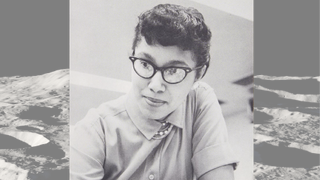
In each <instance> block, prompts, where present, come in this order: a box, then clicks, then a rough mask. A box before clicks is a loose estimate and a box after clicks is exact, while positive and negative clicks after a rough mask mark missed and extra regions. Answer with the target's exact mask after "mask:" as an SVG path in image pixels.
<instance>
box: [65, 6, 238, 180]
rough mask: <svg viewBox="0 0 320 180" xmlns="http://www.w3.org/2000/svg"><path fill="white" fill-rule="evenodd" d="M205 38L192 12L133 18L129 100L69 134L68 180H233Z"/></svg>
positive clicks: (95, 112)
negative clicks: (206, 79)
mask: <svg viewBox="0 0 320 180" xmlns="http://www.w3.org/2000/svg"><path fill="white" fill-rule="evenodd" d="M210 39H211V32H210V30H209V28H208V27H207V25H206V24H205V22H204V19H203V16H202V14H201V13H200V12H198V11H197V10H196V9H194V8H185V7H182V6H178V5H173V4H160V5H158V6H156V7H154V8H153V9H151V10H148V11H146V12H144V13H143V14H141V15H140V16H139V23H138V25H137V26H136V29H135V38H134V41H133V46H132V55H131V56H130V57H129V58H128V59H129V60H130V61H131V63H132V66H133V70H132V88H131V90H130V91H129V93H128V94H126V95H124V96H122V97H120V98H118V99H116V100H113V101H110V102H106V103H103V104H101V105H100V106H99V107H98V108H96V109H91V110H90V111H89V112H88V113H87V115H86V117H85V118H84V119H82V120H81V121H79V122H78V123H77V124H76V126H75V129H74V132H73V133H72V134H71V153H70V154H71V164H70V169H71V170H70V172H71V179H77V180H80V179H84V180H91V179H124V180H126V179H151V180H152V179H164V180H166V179H200V180H206V179H224V180H228V179H233V170H234V169H235V167H236V164H237V163H238V161H237V160H236V158H235V157H234V155H233V153H232V150H231V148H230V146H229V143H228V138H227V130H226V126H225V122H224V119H223V116H222V113H221V109H220V106H219V103H218V100H217V98H216V95H215V93H214V91H213V89H212V88H211V87H210V86H209V85H207V84H205V83H203V82H199V80H200V79H201V78H202V77H203V76H204V75H205V73H206V70H207V68H208V66H209V60H210V55H209V49H210Z"/></svg>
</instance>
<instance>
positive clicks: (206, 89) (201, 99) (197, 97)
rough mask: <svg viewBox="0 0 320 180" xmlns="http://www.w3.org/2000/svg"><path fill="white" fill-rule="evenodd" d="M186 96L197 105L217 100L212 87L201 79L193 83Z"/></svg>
mask: <svg viewBox="0 0 320 180" xmlns="http://www.w3.org/2000/svg"><path fill="white" fill-rule="evenodd" d="M188 96H189V98H190V99H191V101H195V102H196V104H197V105H200V104H203V103H206V102H216V101H218V100H217V97H216V94H215V92H214V89H213V88H212V87H211V86H210V85H208V84H207V83H205V82H201V81H198V82H196V83H195V84H194V85H193V87H192V88H191V91H190V93H189V95H188Z"/></svg>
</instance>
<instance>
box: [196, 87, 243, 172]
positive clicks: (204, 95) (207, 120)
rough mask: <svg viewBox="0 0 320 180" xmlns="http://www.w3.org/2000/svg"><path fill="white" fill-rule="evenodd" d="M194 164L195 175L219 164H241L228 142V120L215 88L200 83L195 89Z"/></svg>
mask: <svg viewBox="0 0 320 180" xmlns="http://www.w3.org/2000/svg"><path fill="white" fill-rule="evenodd" d="M194 91H195V92H194V97H193V98H194V101H195V103H196V108H195V112H194V113H195V116H194V118H195V120H194V125H193V139H192V143H193V147H192V148H193V157H192V165H193V167H194V171H195V174H196V177H197V178H199V177H200V176H201V175H203V174H205V173H206V172H208V171H210V170H213V169H215V168H217V167H220V166H224V165H228V164H233V165H234V168H235V166H236V164H237V163H238V160H237V158H236V156H235V155H234V153H233V151H232V149H231V147H230V145H229V142H228V132H227V128H226V124H225V120H224V118H223V116H222V112H221V108H220V105H219V102H218V99H217V97H216V95H215V93H214V90H213V89H212V88H211V87H210V86H209V85H207V84H204V83H201V84H199V85H198V86H197V87H196V88H195V89H194Z"/></svg>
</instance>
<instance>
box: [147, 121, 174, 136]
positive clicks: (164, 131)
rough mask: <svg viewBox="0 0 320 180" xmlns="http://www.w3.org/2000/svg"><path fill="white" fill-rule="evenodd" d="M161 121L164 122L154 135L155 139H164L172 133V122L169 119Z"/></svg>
mask: <svg viewBox="0 0 320 180" xmlns="http://www.w3.org/2000/svg"><path fill="white" fill-rule="evenodd" d="M161 123H162V126H161V128H160V129H159V131H158V132H157V133H156V134H155V135H154V136H153V137H152V138H153V139H156V140H158V139H162V138H164V137H166V136H167V135H168V134H169V133H170V131H171V129H172V124H170V123H168V122H167V121H164V122H161Z"/></svg>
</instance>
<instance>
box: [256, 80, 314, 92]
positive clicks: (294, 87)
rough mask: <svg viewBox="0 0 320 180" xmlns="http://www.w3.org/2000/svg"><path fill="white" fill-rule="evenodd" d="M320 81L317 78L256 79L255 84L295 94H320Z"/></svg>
mask: <svg viewBox="0 0 320 180" xmlns="http://www.w3.org/2000/svg"><path fill="white" fill-rule="evenodd" d="M319 83H320V82H319V81H317V80H316V79H304V80H275V81H270V80H263V79H259V78H255V79H254V84H256V85H261V86H263V87H265V88H268V89H273V90H282V91H287V92H290V93H293V94H319Z"/></svg>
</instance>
